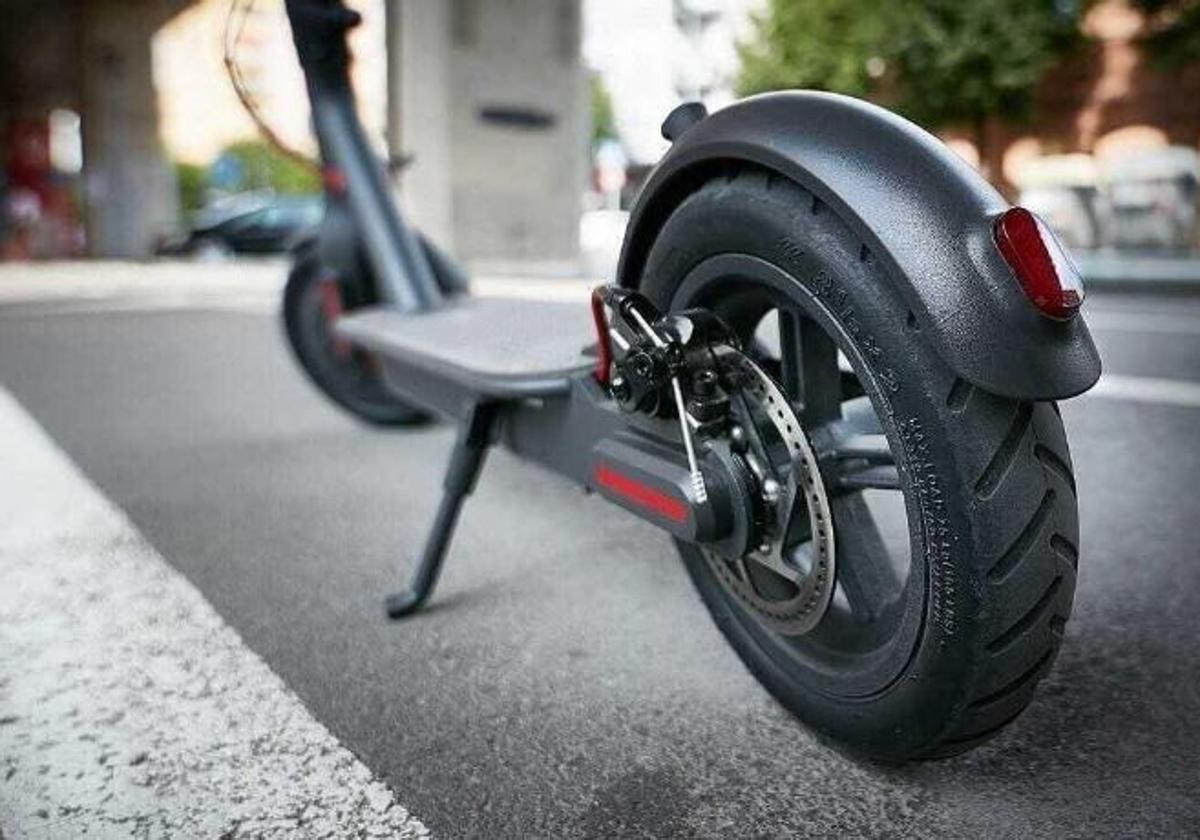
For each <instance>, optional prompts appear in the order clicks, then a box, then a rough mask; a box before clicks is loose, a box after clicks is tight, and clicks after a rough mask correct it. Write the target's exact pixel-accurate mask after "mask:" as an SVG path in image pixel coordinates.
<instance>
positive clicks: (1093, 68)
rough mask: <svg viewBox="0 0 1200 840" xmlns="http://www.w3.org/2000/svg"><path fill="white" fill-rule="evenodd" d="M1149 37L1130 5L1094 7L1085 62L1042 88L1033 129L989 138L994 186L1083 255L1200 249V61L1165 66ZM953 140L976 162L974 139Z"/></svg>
mask: <svg viewBox="0 0 1200 840" xmlns="http://www.w3.org/2000/svg"><path fill="white" fill-rule="evenodd" d="M1144 26H1145V20H1144V18H1143V17H1142V15H1141V14H1140V13H1139V12H1137V11H1136V10H1134V9H1133V8H1131V7H1130V6H1129V5H1127V4H1126V3H1125V2H1123V0H1101V2H1098V3H1096V4H1094V5H1093V6H1092V7H1091V8H1090V9H1089V11H1088V13H1087V16H1086V18H1085V20H1084V24H1083V27H1084V32H1085V34H1086V35H1087V36H1088V38H1089V40H1088V43H1087V44H1086V45H1085V47H1084V48H1083V53H1082V55H1079V56H1075V57H1073V58H1072V59H1071V60H1070V61H1068V62H1065V63H1064V64H1063V65H1062V66H1060V67H1058V68H1057V69H1056V70H1054V71H1053V72H1051V73H1050V74H1049V75H1048V76H1047V78H1046V79H1045V80H1043V82H1042V84H1041V85H1040V86H1039V89H1038V91H1037V94H1036V97H1035V107H1034V116H1033V119H1032V120H1031V121H1030V123H1029V125H1028V126H1014V125H1005V124H1001V123H999V122H996V123H993V124H992V125H990V126H989V127H988V137H987V143H986V145H987V147H988V149H987V154H988V157H989V160H988V161H987V163H988V164H989V166H988V170H989V171H990V172H991V173H993V178H994V179H995V180H996V181H997V182H998V183H999V185H1000V186H1001V188H1002V189H1004V190H1005V191H1006V192H1008V193H1009V194H1010V195H1011V196H1013V197H1014V198H1020V200H1021V201H1022V202H1023V203H1028V204H1030V205H1031V206H1033V207H1034V208H1035V209H1037V210H1039V211H1040V212H1042V213H1043V214H1045V215H1046V216H1047V217H1048V218H1049V219H1050V220H1051V221H1052V223H1053V224H1054V225H1055V226H1056V227H1057V228H1058V229H1059V231H1060V232H1062V233H1063V234H1064V237H1065V238H1066V239H1067V240H1068V242H1069V243H1070V244H1071V245H1073V246H1074V247H1077V248H1103V247H1111V248H1123V249H1137V250H1150V251H1156V252H1162V251H1167V252H1171V251H1184V250H1189V249H1195V248H1196V247H1200V227H1198V224H1197V198H1198V190H1197V184H1198V182H1200V181H1198V179H1200V154H1198V152H1197V149H1198V147H1200V56H1197V60H1196V61H1195V62H1194V63H1191V64H1190V65H1188V66H1184V67H1181V68H1178V69H1174V70H1166V69H1163V68H1160V67H1157V66H1156V65H1155V63H1154V61H1153V58H1154V57H1153V56H1152V55H1149V54H1148V53H1147V50H1146V48H1145V47H1144V46H1143V44H1142V43H1140V41H1139V39H1140V38H1141V36H1142V35H1143V33H1144ZM947 138H948V139H949V140H950V141H951V145H952V146H953V147H954V148H955V149H956V150H957V151H959V152H960V154H962V155H963V156H964V157H966V158H968V159H969V160H971V161H972V162H973V163H976V164H978V163H979V151H978V150H977V149H976V148H975V147H974V146H973V145H972V144H971V142H970V141H969V140H968V139H967V138H966V137H964V136H960V135H956V134H954V133H953V132H950V133H948V134H947Z"/></svg>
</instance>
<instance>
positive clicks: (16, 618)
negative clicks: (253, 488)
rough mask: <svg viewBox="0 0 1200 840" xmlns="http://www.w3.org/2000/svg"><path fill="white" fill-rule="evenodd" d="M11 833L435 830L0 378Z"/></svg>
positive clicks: (6, 786) (0, 678)
mask: <svg viewBox="0 0 1200 840" xmlns="http://www.w3.org/2000/svg"><path fill="white" fill-rule="evenodd" d="M0 569H3V584H2V585H0V836H2V837H4V838H6V840H13V838H21V837H79V836H83V835H85V834H87V835H88V836H94V835H98V836H154V837H172V836H188V837H218V836H221V837H225V836H229V837H233V836H238V837H241V836H253V837H293V836H297V835H304V836H322V837H324V836H337V837H348V836H354V837H364V836H366V837H376V836H383V837H401V838H414V837H424V836H427V831H426V829H425V828H424V827H423V826H422V825H421V824H420V823H419V822H418V821H416V820H415V819H413V818H412V817H411V816H410V815H409V814H408V812H407V811H405V809H404V808H403V807H401V806H400V805H399V804H398V803H397V802H396V801H395V799H394V798H393V795H392V793H391V792H390V791H389V790H388V788H387V787H385V786H384V784H383V783H382V782H380V781H379V780H378V779H376V778H375V777H374V776H373V775H372V773H371V772H370V770H368V769H367V768H366V767H365V766H364V765H363V764H362V763H361V762H360V761H359V760H358V759H356V758H355V757H354V756H353V755H352V754H351V753H350V752H349V751H348V750H347V749H346V748H345V747H343V746H342V745H341V744H340V743H339V742H338V741H337V739H336V738H334V736H333V735H331V734H330V733H329V731H328V730H327V729H326V728H325V727H324V726H323V725H321V724H320V723H319V722H318V721H317V720H316V719H315V718H314V717H313V716H312V714H311V713H309V712H308V710H307V709H305V707H304V705H303V704H302V703H301V701H300V699H299V698H298V697H296V695H295V694H293V693H292V692H291V691H290V690H289V689H288V688H287V687H286V686H285V685H284V683H283V681H282V680H281V679H280V678H279V677H278V676H276V675H275V674H274V673H273V672H272V671H271V670H270V668H269V667H268V666H267V665H266V663H264V662H263V661H262V660H261V659H260V658H259V657H258V656H257V655H255V654H254V653H253V652H251V651H250V649H249V648H247V647H246V645H245V644H244V643H243V642H242V641H241V639H240V638H239V637H238V635H237V633H236V632H235V631H234V630H233V629H231V628H230V627H229V626H227V625H226V624H225V623H224V622H223V621H222V620H221V619H220V617H219V616H218V615H217V613H216V611H215V610H214V609H213V608H212V607H211V606H210V605H209V604H208V602H207V601H205V600H204V597H203V596H202V595H201V594H200V593H199V591H198V590H197V589H196V588H195V587H193V586H192V585H191V584H190V583H189V582H188V581H187V580H186V579H184V577H183V576H182V575H180V574H179V573H178V572H176V571H175V570H174V569H172V568H171V567H170V566H169V565H168V564H167V562H166V561H165V560H164V559H163V558H162V557H161V556H160V555H159V554H158V553H157V552H156V551H155V550H154V549H153V548H152V547H151V546H150V545H149V544H148V543H147V542H146V541H145V539H144V538H143V537H142V536H141V535H140V534H139V533H138V532H137V531H136V530H135V529H134V527H133V525H132V524H131V523H130V522H129V521H128V519H127V518H126V517H125V515H124V513H123V512H122V511H121V510H120V509H119V508H117V507H116V506H115V505H113V504H112V503H111V502H109V501H108V500H107V499H106V498H105V497H104V496H103V495H102V494H101V493H100V491H99V490H98V489H97V488H95V487H94V486H93V485H92V484H91V483H90V482H89V480H88V479H87V478H86V477H85V476H84V475H83V474H82V473H81V472H80V471H79V469H78V468H77V467H76V466H75V465H74V464H72V462H71V461H70V460H69V458H68V457H67V456H66V455H65V454H64V453H63V452H62V451H61V450H60V449H59V448H58V447H57V446H56V445H55V444H54V442H53V441H51V440H50V438H49V437H48V436H47V435H46V433H45V432H44V431H43V430H42V429H41V427H40V426H38V424H37V423H36V421H34V420H33V418H31V417H30V416H29V415H28V414H27V413H26V412H25V411H24V409H22V408H21V406H20V405H19V404H18V403H17V402H16V400H14V399H13V398H12V396H11V395H10V394H9V393H8V392H7V391H5V390H4V389H3V388H0Z"/></svg>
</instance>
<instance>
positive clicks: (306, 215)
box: [160, 196, 325, 259]
mask: <svg viewBox="0 0 1200 840" xmlns="http://www.w3.org/2000/svg"><path fill="white" fill-rule="evenodd" d="M324 212H325V209H324V203H323V201H322V199H321V197H320V196H269V197H262V196H252V197H242V198H240V199H238V200H234V201H229V202H225V203H222V204H220V205H217V206H214V207H212V208H207V209H205V210H202V211H200V212H199V213H197V214H196V215H195V216H194V217H193V218H192V221H191V226H190V230H189V231H188V232H187V233H186V234H185V235H184V236H183V237H181V238H180V239H178V240H176V241H175V242H171V243H168V244H166V245H164V247H163V248H161V249H160V251H161V252H162V253H164V254H188V255H193V256H196V257H198V258H200V259H222V258H226V257H230V256H233V255H235V254H280V253H284V252H286V251H287V250H288V249H289V248H290V247H291V246H292V245H293V244H294V243H295V242H296V241H297V240H298V239H299V238H300V237H302V236H303V235H304V234H305V233H306V232H307V231H308V230H310V229H311V228H312V227H314V226H315V225H316V224H317V223H318V222H320V221H321V216H322V214H323V213H324Z"/></svg>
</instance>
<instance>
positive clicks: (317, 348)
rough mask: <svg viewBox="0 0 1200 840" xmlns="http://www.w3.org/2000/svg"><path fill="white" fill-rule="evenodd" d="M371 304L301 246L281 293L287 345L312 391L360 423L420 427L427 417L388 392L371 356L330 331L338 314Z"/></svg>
mask: <svg viewBox="0 0 1200 840" xmlns="http://www.w3.org/2000/svg"><path fill="white" fill-rule="evenodd" d="M371 302H372V301H371V300H370V295H369V294H368V292H367V290H363V289H359V288H356V287H355V286H354V285H353V284H348V283H345V282H344V281H343V279H342V278H339V277H337V276H335V275H333V274H331V273H330V272H329V271H327V270H325V268H324V267H323V266H322V265H321V262H320V260H319V259H318V257H317V253H316V249H315V248H312V247H309V246H301V248H300V250H299V251H298V252H297V254H296V259H295V263H294V264H293V266H292V271H291V273H290V274H289V275H288V282H287V287H286V288H285V289H284V294H283V323H284V329H285V331H286V333H287V337H288V344H289V345H290V346H291V348H292V351H293V353H295V356H296V359H297V361H299V362H300V367H302V368H303V369H304V371H305V373H307V374H308V376H309V378H310V379H312V381H313V382H314V383H315V384H316V385H317V387H318V388H319V389H320V390H321V391H322V392H323V393H324V394H325V395H326V396H328V397H329V398H330V399H331V400H333V401H334V402H335V403H337V404H338V405H339V406H341V407H342V408H344V409H345V410H346V411H348V412H350V413H351V414H353V415H354V416H356V417H358V418H359V419H361V420H365V421H366V422H368V423H371V424H373V425H377V426H409V425H413V424H417V423H421V422H424V421H426V420H427V419H428V415H426V414H425V413H424V412H422V411H420V410H419V409H417V408H414V407H413V406H411V405H408V404H407V403H405V402H403V401H402V400H400V399H398V398H397V397H395V396H393V395H392V394H391V393H390V392H389V391H388V390H387V388H386V387H385V385H384V382H383V376H382V373H381V371H380V369H379V365H378V362H377V360H376V359H375V358H374V357H373V356H372V355H371V354H369V353H366V352H364V351H362V350H360V349H358V348H356V347H353V346H351V345H350V344H348V343H347V342H345V341H344V340H342V339H339V338H338V337H337V336H336V335H335V334H334V332H333V324H334V321H336V319H337V317H338V316H339V315H340V314H341V313H342V312H344V311H348V310H350V309H353V308H355V307H358V306H363V305H365V304H367V303H371Z"/></svg>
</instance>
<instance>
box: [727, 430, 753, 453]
mask: <svg viewBox="0 0 1200 840" xmlns="http://www.w3.org/2000/svg"><path fill="white" fill-rule="evenodd" d="M729 445H730V448H731V449H733V451H734V452H736V453H738V454H739V455H740V454H742V453H743V452H745V451H746V450H747V449H748V448H749V444H748V443H747V441H746V430H745V429H743V428H742V427H741V426H733V427H732V428H730V430H729Z"/></svg>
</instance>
